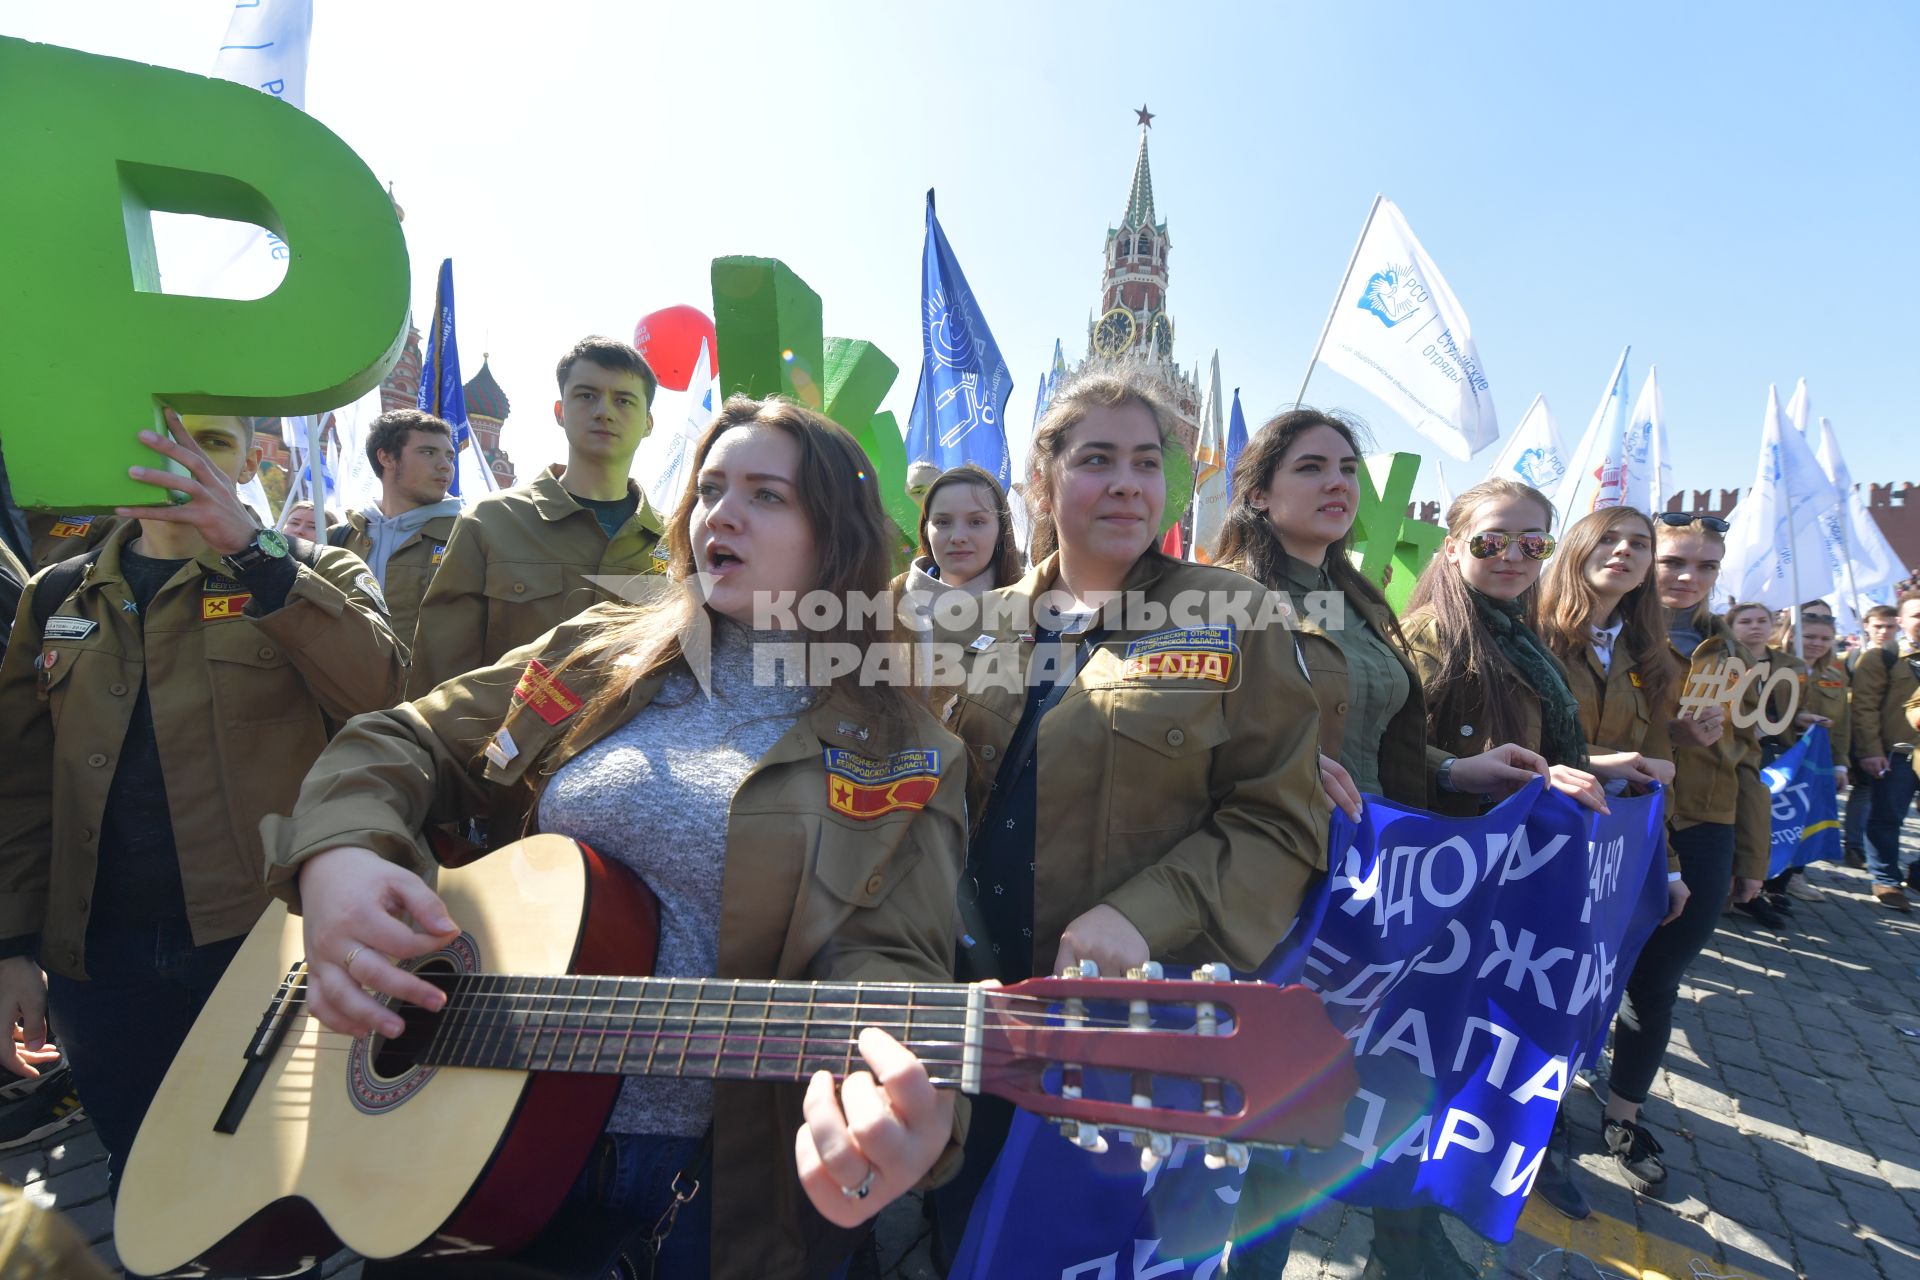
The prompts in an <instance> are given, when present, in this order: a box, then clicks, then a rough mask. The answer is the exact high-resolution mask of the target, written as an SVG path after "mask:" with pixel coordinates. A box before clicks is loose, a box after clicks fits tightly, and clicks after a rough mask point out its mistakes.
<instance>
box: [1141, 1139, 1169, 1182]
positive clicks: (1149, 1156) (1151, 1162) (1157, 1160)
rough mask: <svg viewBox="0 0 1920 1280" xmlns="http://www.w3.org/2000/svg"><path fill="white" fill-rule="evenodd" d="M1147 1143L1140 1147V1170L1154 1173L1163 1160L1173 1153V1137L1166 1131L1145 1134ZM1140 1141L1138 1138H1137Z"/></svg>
mask: <svg viewBox="0 0 1920 1280" xmlns="http://www.w3.org/2000/svg"><path fill="white" fill-rule="evenodd" d="M1144 1136H1145V1137H1146V1139H1147V1145H1146V1146H1144V1147H1141V1148H1140V1172H1142V1173H1152V1172H1153V1171H1154V1170H1155V1169H1156V1168H1158V1167H1159V1166H1160V1164H1161V1162H1162V1161H1164V1160H1165V1159H1166V1158H1167V1157H1168V1156H1170V1155H1172V1154H1173V1139H1172V1138H1169V1137H1168V1136H1167V1135H1166V1134H1164V1133H1150V1134H1146V1135H1144ZM1135 1141H1136V1142H1138V1141H1139V1139H1138V1138H1136V1139H1135Z"/></svg>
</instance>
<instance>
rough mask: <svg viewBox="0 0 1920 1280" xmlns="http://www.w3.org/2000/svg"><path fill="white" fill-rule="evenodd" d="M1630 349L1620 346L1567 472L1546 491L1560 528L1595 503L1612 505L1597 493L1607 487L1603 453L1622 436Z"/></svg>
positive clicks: (1625, 429) (1625, 426)
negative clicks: (1553, 487) (1556, 484)
mask: <svg viewBox="0 0 1920 1280" xmlns="http://www.w3.org/2000/svg"><path fill="white" fill-rule="evenodd" d="M1632 350H1633V348H1632V347H1622V348H1620V358H1619V359H1618V360H1616V361H1614V365H1613V373H1612V374H1611V375H1610V376H1609V377H1608V378H1607V385H1606V386H1605V387H1604V388H1602V390H1601V392H1600V403H1599V405H1598V406H1597V407H1596V408H1595V409H1594V411H1593V418H1592V419H1591V420H1590V421H1589V422H1588V423H1587V429H1586V431H1585V432H1584V433H1583V434H1582V435H1581V437H1580V443H1579V444H1578V445H1577V446H1576V447H1575V448H1574V451H1573V454H1572V455H1571V457H1570V458H1569V460H1568V461H1569V465H1568V467H1567V474H1566V475H1565V476H1563V477H1562V478H1561V480H1560V486H1559V488H1558V489H1555V490H1549V491H1548V493H1547V496H1548V497H1550V498H1552V499H1553V510H1554V515H1555V517H1556V518H1557V519H1558V520H1559V522H1560V528H1561V529H1562V530H1564V529H1565V528H1566V527H1567V526H1568V525H1570V524H1572V523H1573V522H1574V521H1575V520H1578V519H1579V518H1580V517H1581V516H1583V515H1586V514H1587V513H1588V512H1590V511H1592V510H1594V509H1595V508H1597V507H1602V506H1612V505H1614V503H1610V502H1602V501H1600V496H1601V493H1602V491H1603V490H1604V489H1605V488H1606V487H1607V455H1608V454H1609V453H1610V452H1614V450H1613V447H1612V446H1613V442H1614V441H1615V440H1621V441H1624V440H1625V437H1626V432H1627V356H1628V354H1629V353H1631V352H1632ZM1616 501H1617V500H1616Z"/></svg>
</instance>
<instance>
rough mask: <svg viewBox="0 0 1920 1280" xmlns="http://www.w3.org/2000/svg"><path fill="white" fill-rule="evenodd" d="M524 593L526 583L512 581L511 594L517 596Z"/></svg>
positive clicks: (525, 591)
mask: <svg viewBox="0 0 1920 1280" xmlns="http://www.w3.org/2000/svg"><path fill="white" fill-rule="evenodd" d="M526 593H527V584H526V583H524V582H516V583H514V584H513V594H515V595H517V596H523V595H525V594H526Z"/></svg>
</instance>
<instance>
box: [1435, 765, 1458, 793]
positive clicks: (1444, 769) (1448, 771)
mask: <svg viewBox="0 0 1920 1280" xmlns="http://www.w3.org/2000/svg"><path fill="white" fill-rule="evenodd" d="M1459 758H1460V757H1459V756H1448V757H1447V758H1446V759H1445V760H1442V761H1441V762H1440V770H1439V772H1438V773H1436V774H1435V775H1434V779H1433V780H1434V784H1435V785H1436V786H1438V787H1439V788H1440V789H1441V790H1442V791H1447V792H1451V791H1452V790H1453V762H1454V761H1455V760H1458V759H1459Z"/></svg>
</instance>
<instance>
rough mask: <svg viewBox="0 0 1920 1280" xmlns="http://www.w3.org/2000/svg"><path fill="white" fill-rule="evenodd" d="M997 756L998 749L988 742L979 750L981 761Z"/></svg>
mask: <svg viewBox="0 0 1920 1280" xmlns="http://www.w3.org/2000/svg"><path fill="white" fill-rule="evenodd" d="M999 754H1000V748H998V747H996V746H994V745H993V744H992V743H991V742H989V743H988V744H987V745H986V746H984V747H982V748H980V758H981V759H982V760H991V759H993V758H994V757H995V756H997V755H999Z"/></svg>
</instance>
